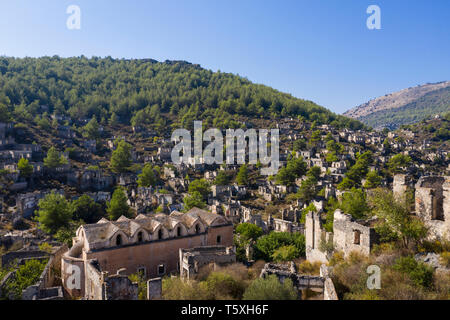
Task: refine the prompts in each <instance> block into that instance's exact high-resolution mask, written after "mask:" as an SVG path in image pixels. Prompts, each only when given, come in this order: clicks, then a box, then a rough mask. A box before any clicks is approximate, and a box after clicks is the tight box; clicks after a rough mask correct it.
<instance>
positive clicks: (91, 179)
mask: <svg viewBox="0 0 450 320" xmlns="http://www.w3.org/2000/svg"><path fill="white" fill-rule="evenodd" d="M44 108H45V106H44ZM53 120H54V125H55V127H54V131H55V135H54V137H53V138H52V140H51V144H49V143H48V141H47V142H45V141H44V140H42V141H39V140H36V141H34V143H33V142H30V141H29V139H28V137H27V135H29V133H27V132H28V131H27V130H26V129H25V128H23V127H21V126H17V124H16V123H12V122H10V123H0V170H1V175H0V247H1V248H2V251H1V253H2V255H1V269H0V270H1V271H2V272H1V273H0V275H1V279H0V296H1V297H2V299H24V300H62V299H84V300H121V299H122V300H136V299H150V300H155V299H164V297H165V292H164V286H163V282H164V279H167V278H171V277H172V278H180V279H181V280H182V281H184V282H190V281H197V280H196V279H198V277H199V276H200V275H201V274H202V273H204V272H206V271H205V270H219V269H220V268H226V267H227V266H230V265H236V264H240V265H243V266H244V267H245V268H249V270H250V268H252V267H255V266H256V265H258V263H257V262H258V261H257V260H261V257H260V256H257V255H256V252H255V251H256V250H261V249H258V246H257V245H255V244H256V243H257V242H258V239H257V238H256V239H252V241H248V242H246V244H245V246H239V239H242V235H240V234H239V233H238V232H237V230H238V229H237V227H238V226H239V225H242V224H247V225H248V224H250V225H254V226H257V227H259V228H260V230H261V232H262V234H261V235H259V237H262V236H267V235H270V234H272V233H283V234H289V235H301V236H304V256H302V257H300V258H301V259H303V260H307V261H308V262H310V263H312V264H313V263H315V264H317V265H318V266H319V269H318V270H317V272H315V273H313V274H311V273H304V272H302V271H301V270H299V268H298V266H297V265H296V263H294V262H293V260H294V259H292V258H288V259H287V260H284V261H283V259H278V260H276V259H273V260H272V259H266V260H267V261H262V260H261V261H262V262H263V263H262V264H259V265H260V267H259V269H258V270H257V276H256V278H259V279H266V278H268V277H270V276H271V275H275V276H276V277H277V279H278V280H279V281H280V283H284V282H285V281H286V279H290V281H291V282H292V285H293V287H294V288H295V290H296V291H297V292H298V299H307V298H308V296H307V295H305V290H308V291H311V292H315V294H313V296H314V297H315V299H323V300H337V299H338V293H337V289H336V288H335V285H334V283H333V267H332V266H331V265H330V264H329V262H330V260H331V259H332V257H333V254H335V253H337V252H339V253H341V254H342V255H343V258H344V259H345V258H347V257H349V256H351V255H352V254H354V253H355V252H356V253H358V254H359V255H361V256H370V255H371V254H372V251H373V250H374V248H375V247H376V246H377V245H378V244H379V243H380V242H381V239H380V234H379V233H378V232H377V230H378V229H377V225H378V223H379V221H380V219H382V218H383V217H378V216H376V215H373V216H365V215H360V216H358V215H356V214H353V212H352V211H351V210H350V209H349V210H348V212H346V211H345V210H346V207H345V206H336V207H332V209H330V208H331V207H330V206H331V205H330V204H331V203H334V202H333V201H335V202H336V203H340V202H339V201H344V200H342V199H345V198H346V194H351V193H352V192H354V193H355V194H356V192H357V191H355V188H353V186H354V187H356V189H357V190H362V192H363V194H364V197H365V196H366V195H367V196H369V195H370V194H371V193H372V192H373V191H374V190H375V189H376V188H382V189H384V190H387V191H388V192H391V193H392V194H393V197H394V198H396V199H400V198H401V197H403V196H404V195H407V194H409V195H411V197H412V199H413V200H412V201H413V202H412V205H411V210H410V214H411V216H413V217H415V218H417V219H418V220H419V221H421V222H422V223H423V224H424V226H425V228H426V230H427V234H426V239H428V240H430V241H436V240H438V241H441V242H444V241H450V238H449V237H450V175H449V173H450V163H449V159H450V157H449V156H450V153H449V149H448V141H447V142H444V144H440V145H439V144H436V143H437V142H436V141H432V140H430V139H425V138H423V137H422V136H420V135H419V134H418V133H415V132H413V131H411V130H410V129H400V130H397V131H393V132H382V131H365V130H358V131H353V130H350V129H337V128H334V127H333V126H331V125H321V126H320V125H319V126H317V127H313V128H312V127H311V125H310V124H308V123H303V122H300V121H299V120H297V119H291V118H286V119H283V120H281V121H280V122H278V123H276V124H272V125H273V127H274V128H276V129H279V130H280V137H281V141H280V166H281V167H280V171H279V174H278V175H276V176H273V177H265V176H260V175H258V172H259V170H258V168H257V167H258V166H257V165H248V166H245V168H244V169H242V167H243V166H241V165H237V164H224V165H221V166H219V165H206V164H204V163H203V162H202V161H201V159H200V161H199V160H198V159H192V161H190V162H189V163H188V164H179V165H174V164H172V163H171V160H170V159H171V151H172V148H173V145H174V142H173V141H170V139H169V137H170V134H169V133H168V135H167V137H164V136H163V137H161V136H157V134H156V133H155V132H152V131H151V130H146V129H144V128H140V127H137V126H136V127H133V128H132V130H129V131H126V130H120V131H119V130H118V131H117V132H111V131H109V130H105V129H104V128H102V127H101V126H100V127H98V128H97V130H98V132H99V136H100V137H101V139H97V140H95V139H86V138H84V137H82V136H81V135H80V134H79V132H77V130H76V129H74V128H76V127H79V128H82V127H83V126H86V125H87V123H88V122H89V121H90V119H82V120H77V121H78V122H77V121H72V119H71V118H70V117H66V116H57V115H54V116H53ZM246 125H248V127H250V125H251V124H250V123H248V124H246ZM118 141H123V142H124V143H126V144H127V146H129V148H128V147H127V148H128V149H127V148H125V149H127V150H125V151H126V152H125V153H126V155H127V157H128V158H129V159H127V160H129V164H130V165H132V166H134V167H137V168H138V169H137V170H134V171H133V170H128V171H120V170H111V169H110V167H108V166H107V165H105V163H106V162H108V161H109V159H110V158H113V157H114V153H115V152H118V151H123V150H124V148H123V145H121V144H120V143H118ZM296 141H302V142H303V143H296ZM293 146H294V147H293ZM51 147H54V150H53V151H52V152H54V151H55V150H56V151H57V157H56V158H57V159H60V158H61V157H62V158H63V160H64V161H61V162H60V163H56V164H50V161H49V158H50V157H51V156H50V155H49V154H50V153H51V151H49V150H50V148H51ZM127 152H128V153H127ZM367 152H370V156H368V158H367V159H369V158H370V160H367V162H366V163H365V164H364V165H362V164H361V163H362V162H363V159H364V155H367V154H368V153H367ZM398 155H402V157H403V158H402V159H409V160H408V161H404V162H402V161H399V164H398V165H396V162H395V161H396V160H398V159H399V157H398ZM21 159H26V160H27V163H28V166H30V172H29V173H28V174H24V172H25V170H24V169H23V166H21V165H19V160H21ZM293 159H297V160H299V161H302V163H304V169H301V170H300V169H298V172H300V171H301V172H300V173H296V175H295V176H293V177H292V176H288V175H286V177H287V178H286V177H285V178H283V174H284V173H286V171H287V170H288V169H289V168H291V166H292V163H293V161H294V160H293ZM392 159H394V160H392ZM111 162H112V160H111ZM147 165H150V168H151V169H150V171H151V172H150V174H148V172H147V173H145V170H146V169H145V167H146V166H147ZM299 166H300V167H301V165H299ZM355 166H357V167H358V166H362V167H364V166H365V168H364V169H363V170H362V171H365V172H364V174H363V176H362V177H360V178H361V181H358V183H355V184H353V185H350V186H347V187H346V183H347V182H348V181H349V179H350V178H352V177H353V176H352V174H353V173H354V172H355V171H356V169H355V168H354V167H355ZM284 170H286V171H284ZM296 172H297V171H296ZM370 173H373V174H370ZM146 174H148V176H149V177H150V179H149V182H146V181H144V180H145V179H144V178H146V177H148V176H147V175H146ZM236 174H237V176H236V177H234V178H233V176H234V175H236ZM374 177H375V178H374ZM352 179H353V178H352ZM203 185H205V186H207V188H203V187H202V186H203ZM202 188H203V189H202ZM352 188H353V189H352ZM204 189H206V190H204ZM117 190H119V191H120V192H122V194H121V196H122V198H123V199H124V200H123V202H122V203H121V206H120V210H116V211H114V206H113V204H114V203H115V201H116V197H117V198H118V196H117V194H116V193H117ZM296 195H300V196H298V197H295V196H296ZM82 196H87V197H88V198H89V199H90V200H89V201H91V202H92V203H93V204H92V205H91V204H90V205H91V207H89V208H94V207H95V208H100V209H98V210H99V212H100V213H99V214H96V213H95V212H94V211H92V210H91V209H89V210H90V211H89V210H88V211H89V212H90V214H91V216H88V217H87V218H88V219H86V217H83V219H84V220H83V219H81V218H80V219H79V220H82V221H81V223H78V224H76V222H78V221H79V220H78V221H75V220H74V221H71V222H70V223H67V227H65V229H62V230H63V231H64V232H66V233H67V234H68V235H67V236H65V238H64V237H63V236H62V234H63V231H61V230H53V229H52V230H51V232H50V231H48V230H47V229H45V228H44V229H43V228H42V227H41V224H42V223H45V222H43V220H39V218H38V217H40V215H41V214H42V212H44V211H45V210H47V209H46V208H45V207H44V205H43V203H45V201H46V200H47V199H50V198H51V197H59V198H57V199H64V200H61V201H68V203H70V204H72V203H77V202H76V201H77V200H79V199H82ZM89 203H90V202H89ZM121 210H122V211H121ZM74 212H78V211H74ZM102 212H103V213H102ZM106 212H108V214H106ZM111 212H113V213H114V214H112V213H111ZM117 212H119V213H118V214H117ZM330 212H331V213H330ZM49 230H50V229H49ZM58 232H59V233H58ZM63 239H65V240H63ZM427 254H429V255H430V256H431V257H434V256H436V253H432V252H427V251H425V252H423V253H422V254H419V255H416V258H417V259H422V260H423V257H424V256H426V255H427ZM296 258H299V257H296ZM30 261H38V262H39V263H41V264H42V271H40V275H39V276H38V277H37V278H36V279H35V281H34V283H33V284H32V285H28V286H27V287H24V288H21V292H19V293H17V292H12V291H11V290H10V289H9V288H10V287H11V283H14V281H17V275H18V273H19V272H21V268H22V267H25V266H27V264H28V263H30ZM425 262H427V261H426V259H425ZM437 264H438V265H439V266H438V267H436V266H435V268H439V269H440V270H441V271H443V272H449V270H450V269H449V268H448V266H444V265H443V264H439V262H438V263H437ZM134 274H139V275H140V276H141V277H142V282H143V283H144V287H145V292H144V293H143V294H140V292H141V284H139V283H138V282H137V281H136V280H135V279H134V280H133V278H132V277H131V275H134Z"/></svg>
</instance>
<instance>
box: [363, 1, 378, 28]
mask: <svg viewBox="0 0 450 320" xmlns="http://www.w3.org/2000/svg"><path fill="white" fill-rule="evenodd" d="M366 13H367V14H370V16H369V17H368V18H367V21H366V26H367V29H369V30H374V29H376V30H380V29H381V9H380V7H379V6H377V5H375V4H372V5H370V6H368V7H367V10H366Z"/></svg>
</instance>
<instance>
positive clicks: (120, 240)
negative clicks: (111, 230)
mask: <svg viewBox="0 0 450 320" xmlns="http://www.w3.org/2000/svg"><path fill="white" fill-rule="evenodd" d="M116 245H118V246H121V245H122V236H121V235H120V234H119V235H117V237H116Z"/></svg>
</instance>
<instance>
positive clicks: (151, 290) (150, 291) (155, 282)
mask: <svg viewBox="0 0 450 320" xmlns="http://www.w3.org/2000/svg"><path fill="white" fill-rule="evenodd" d="M161 297H162V279H161V278H154V279H150V280H148V281H147V300H158V299H161Z"/></svg>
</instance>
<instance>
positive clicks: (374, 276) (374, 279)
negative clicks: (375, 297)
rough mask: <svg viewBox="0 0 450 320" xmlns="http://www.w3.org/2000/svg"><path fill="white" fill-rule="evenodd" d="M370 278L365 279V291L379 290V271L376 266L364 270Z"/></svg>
mask: <svg viewBox="0 0 450 320" xmlns="http://www.w3.org/2000/svg"><path fill="white" fill-rule="evenodd" d="M366 272H367V274H369V275H370V276H369V277H368V278H367V282H366V284H367V289H369V290H374V289H377V290H378V289H381V269H380V267H379V266H377V265H370V266H368V267H367V270H366Z"/></svg>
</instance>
